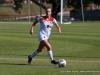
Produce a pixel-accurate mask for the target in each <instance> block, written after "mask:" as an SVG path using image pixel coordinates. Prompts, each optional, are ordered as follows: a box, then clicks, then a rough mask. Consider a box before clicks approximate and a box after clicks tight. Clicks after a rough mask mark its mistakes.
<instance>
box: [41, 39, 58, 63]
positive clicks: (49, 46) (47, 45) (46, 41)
mask: <svg viewBox="0 0 100 75" xmlns="http://www.w3.org/2000/svg"><path fill="white" fill-rule="evenodd" d="M43 42H44V45H45V46H46V48H47V51H48V56H49V57H50V60H51V63H52V64H58V62H57V61H55V60H54V59H53V52H52V47H51V45H50V43H49V42H48V40H44V41H43Z"/></svg>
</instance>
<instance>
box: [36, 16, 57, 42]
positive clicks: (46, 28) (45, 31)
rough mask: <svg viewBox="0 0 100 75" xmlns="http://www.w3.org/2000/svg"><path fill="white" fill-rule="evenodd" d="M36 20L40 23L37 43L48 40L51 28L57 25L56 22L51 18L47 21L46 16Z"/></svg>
mask: <svg viewBox="0 0 100 75" xmlns="http://www.w3.org/2000/svg"><path fill="white" fill-rule="evenodd" d="M37 20H38V22H40V30H39V33H38V39H39V41H41V40H45V39H49V37H50V34H51V29H52V26H53V24H55V23H57V21H56V20H55V19H54V18H53V17H50V19H47V18H46V16H43V17H39V18H38V19H37Z"/></svg>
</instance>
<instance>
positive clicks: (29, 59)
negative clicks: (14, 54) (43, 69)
mask: <svg viewBox="0 0 100 75" xmlns="http://www.w3.org/2000/svg"><path fill="white" fill-rule="evenodd" d="M31 61H32V58H30V55H29V56H28V64H31Z"/></svg>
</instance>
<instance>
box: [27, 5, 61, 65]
mask: <svg viewBox="0 0 100 75" xmlns="http://www.w3.org/2000/svg"><path fill="white" fill-rule="evenodd" d="M51 14H52V12H51V8H49V7H48V8H47V9H46V16H42V17H39V18H37V20H36V21H35V22H34V23H33V24H32V27H31V29H30V34H33V32H34V27H35V25H36V24H37V23H38V22H39V23H40V30H39V32H38V40H39V41H40V43H39V46H38V48H37V49H36V50H35V51H34V52H33V53H32V54H31V55H29V56H28V64H30V63H31V61H32V58H33V57H34V56H36V55H37V54H38V53H40V52H41V51H42V50H43V49H44V47H46V48H47V51H48V56H49V57H50V60H51V63H52V64H57V63H58V62H57V61H55V60H54V59H53V53H52V47H51V45H50V43H49V42H48V40H49V37H50V34H51V29H52V26H53V24H54V25H55V26H56V27H57V29H58V32H59V33H61V28H60V27H59V25H58V23H57V21H56V20H55V18H53V17H52V16H51Z"/></svg>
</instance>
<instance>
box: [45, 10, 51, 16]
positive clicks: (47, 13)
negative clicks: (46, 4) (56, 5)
mask: <svg viewBox="0 0 100 75" xmlns="http://www.w3.org/2000/svg"><path fill="white" fill-rule="evenodd" d="M46 16H47V17H49V16H51V9H50V8H48V9H47V10H46Z"/></svg>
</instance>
